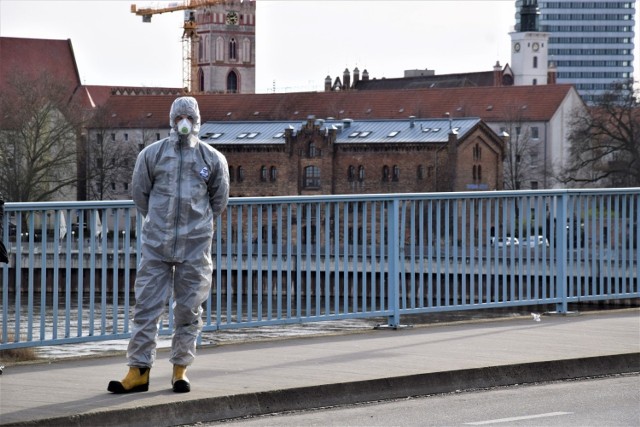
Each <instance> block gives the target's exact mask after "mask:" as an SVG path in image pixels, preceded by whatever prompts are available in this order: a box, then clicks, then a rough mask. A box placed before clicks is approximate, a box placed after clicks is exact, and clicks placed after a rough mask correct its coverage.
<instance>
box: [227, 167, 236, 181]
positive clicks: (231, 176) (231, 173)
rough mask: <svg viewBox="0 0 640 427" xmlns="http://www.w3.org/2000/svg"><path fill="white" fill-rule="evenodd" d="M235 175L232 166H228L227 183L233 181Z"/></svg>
mask: <svg viewBox="0 0 640 427" xmlns="http://www.w3.org/2000/svg"><path fill="white" fill-rule="evenodd" d="M235 178H236V177H235V174H234V173H233V166H229V181H231V182H233V181H235Z"/></svg>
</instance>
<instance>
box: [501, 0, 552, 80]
mask: <svg viewBox="0 0 640 427" xmlns="http://www.w3.org/2000/svg"><path fill="white" fill-rule="evenodd" d="M539 16H540V10H539V9H538V1H537V0H523V2H522V9H521V10H520V17H521V20H520V28H516V31H515V32H513V33H509V35H510V36H511V69H512V70H513V79H514V85H515V86H529V85H544V84H552V83H555V82H554V81H549V80H550V78H549V74H550V73H549V69H548V64H549V62H548V61H549V55H548V52H549V48H548V46H549V33H545V32H541V31H539V25H538V20H539Z"/></svg>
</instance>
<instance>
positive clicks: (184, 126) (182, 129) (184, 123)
mask: <svg viewBox="0 0 640 427" xmlns="http://www.w3.org/2000/svg"><path fill="white" fill-rule="evenodd" d="M191 129H192V126H191V121H189V119H182V120H180V121H179V122H178V133H179V134H180V135H189V134H190V133H191Z"/></svg>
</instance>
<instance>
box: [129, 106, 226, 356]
mask: <svg viewBox="0 0 640 427" xmlns="http://www.w3.org/2000/svg"><path fill="white" fill-rule="evenodd" d="M181 115H187V116H190V117H191V118H193V127H192V131H191V134H189V135H179V134H178V133H177V131H176V127H177V126H176V117H178V116H181ZM169 118H170V120H169V123H170V125H171V132H170V135H169V137H168V138H165V139H162V140H160V141H157V142H155V143H153V144H151V145H149V146H148V147H146V148H144V149H143V150H142V151H141V152H140V154H139V155H138V158H137V161H136V165H135V169H134V172H133V180H132V186H133V201H134V203H135V205H136V207H137V209H138V212H139V213H140V214H141V215H143V217H144V221H143V224H142V234H141V243H142V246H141V247H142V250H141V254H142V256H141V259H140V264H139V266H138V271H137V276H136V281H135V296H136V305H135V309H134V317H133V327H132V335H131V340H130V341H129V347H128V350H127V359H128V365H129V366H135V367H141V368H142V367H149V368H150V367H152V365H153V363H154V361H155V356H156V340H157V337H158V322H159V320H160V317H161V315H162V314H163V312H164V309H165V307H166V305H167V302H168V301H169V297H170V295H171V292H173V297H174V304H173V315H174V334H173V340H172V351H171V359H170V361H171V363H173V364H174V365H184V366H188V365H190V364H191V363H192V362H193V359H194V357H195V351H196V338H197V336H198V334H199V333H200V331H201V330H202V304H203V303H204V302H205V301H206V300H207V298H208V296H209V293H210V290H211V280H212V272H213V264H212V260H211V245H212V240H213V233H214V221H215V219H216V218H217V217H218V216H220V215H221V214H222V212H223V211H224V210H225V208H226V206H227V202H228V200H229V169H228V166H227V161H226V159H225V157H224V156H223V155H222V154H221V153H220V152H218V151H217V150H215V149H214V148H213V147H211V146H210V145H209V144H207V143H205V142H203V141H201V140H200V139H199V138H198V131H199V129H200V111H199V109H198V103H197V101H196V100H195V99H194V98H192V97H182V98H177V99H176V100H175V101H174V102H173V105H172V106H171V111H170V113H169Z"/></svg>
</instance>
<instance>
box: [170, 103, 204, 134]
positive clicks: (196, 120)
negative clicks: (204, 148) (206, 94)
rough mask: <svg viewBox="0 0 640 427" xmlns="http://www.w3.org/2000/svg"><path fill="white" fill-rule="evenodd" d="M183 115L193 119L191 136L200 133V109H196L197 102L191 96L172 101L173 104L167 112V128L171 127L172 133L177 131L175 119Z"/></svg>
mask: <svg viewBox="0 0 640 427" xmlns="http://www.w3.org/2000/svg"><path fill="white" fill-rule="evenodd" d="M183 114H184V115H186V116H191V117H192V118H193V127H192V128H191V134H192V135H198V132H200V109H199V108H198V101H196V99H195V98H193V97H191V96H183V97H180V98H177V99H176V100H175V101H173V104H171V111H169V126H171V130H172V131H174V132H177V131H178V129H177V125H178V124H177V123H176V117H178V116H181V115H183Z"/></svg>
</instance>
